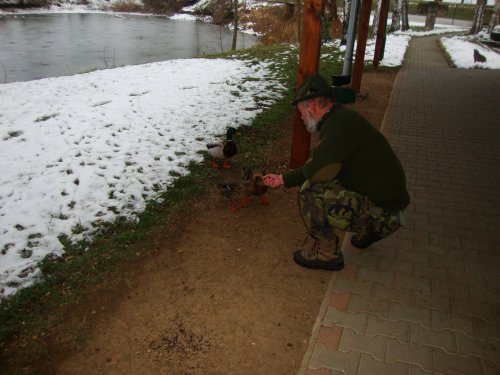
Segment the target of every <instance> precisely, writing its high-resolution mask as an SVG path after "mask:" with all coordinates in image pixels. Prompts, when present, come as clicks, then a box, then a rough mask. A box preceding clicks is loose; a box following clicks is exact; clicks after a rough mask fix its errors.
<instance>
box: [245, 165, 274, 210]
mask: <svg viewBox="0 0 500 375" xmlns="http://www.w3.org/2000/svg"><path fill="white" fill-rule="evenodd" d="M264 175H265V173H260V172H256V171H254V170H252V169H251V168H245V169H243V191H244V194H245V196H244V197H243V199H241V201H240V206H241V207H247V206H248V205H249V204H250V202H251V201H252V197H253V196H258V197H260V204H262V205H267V204H269V201H268V200H267V198H266V197H265V196H264V194H265V193H266V192H267V186H266V185H264V179H263V178H262V176H264Z"/></svg>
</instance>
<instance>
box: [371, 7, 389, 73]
mask: <svg viewBox="0 0 500 375" xmlns="http://www.w3.org/2000/svg"><path fill="white" fill-rule="evenodd" d="M388 15H389V0H382V4H381V6H380V15H379V19H378V26H377V40H376V41H375V52H374V53H373V65H374V66H375V67H377V66H378V65H379V64H380V60H382V56H383V54H384V48H385V28H386V25H387V16H388Z"/></svg>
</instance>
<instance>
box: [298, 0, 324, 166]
mask: <svg viewBox="0 0 500 375" xmlns="http://www.w3.org/2000/svg"><path fill="white" fill-rule="evenodd" d="M324 9H325V3H324V0H305V1H304V13H303V16H302V36H301V41H300V55H299V56H300V57H299V58H300V59H299V74H298V77H297V89H298V88H299V87H300V85H301V84H302V82H304V79H305V78H307V77H308V76H309V75H311V74H314V73H317V72H318V67H319V54H320V50H321V16H322V15H323V11H324ZM310 143H311V135H310V134H309V133H308V132H307V130H306V128H305V126H304V123H303V122H302V119H301V118H300V114H299V112H298V111H297V110H295V114H294V117H293V135H292V150H291V156H290V168H297V167H300V166H302V165H303V164H304V163H305V162H306V160H307V158H308V157H309V148H310Z"/></svg>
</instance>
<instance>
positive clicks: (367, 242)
mask: <svg viewBox="0 0 500 375" xmlns="http://www.w3.org/2000/svg"><path fill="white" fill-rule="evenodd" d="M381 239H382V237H380V236H379V235H378V234H377V233H375V232H373V231H369V232H365V233H363V234H355V235H354V236H352V237H351V245H352V246H354V247H357V248H358V249H366V248H367V247H369V246H371V244H372V243H374V242H377V241H378V240H381Z"/></svg>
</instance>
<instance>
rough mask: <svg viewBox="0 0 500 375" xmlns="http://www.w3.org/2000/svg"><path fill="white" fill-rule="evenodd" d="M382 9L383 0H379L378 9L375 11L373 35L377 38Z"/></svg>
mask: <svg viewBox="0 0 500 375" xmlns="http://www.w3.org/2000/svg"><path fill="white" fill-rule="evenodd" d="M381 9H382V0H377V8H376V9H375V14H374V15H373V21H372V34H371V37H372V38H375V36H377V29H378V23H379V22H380V21H379V19H380V10H381Z"/></svg>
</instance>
